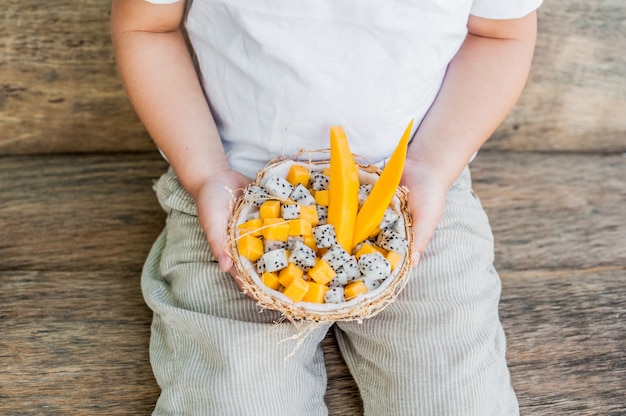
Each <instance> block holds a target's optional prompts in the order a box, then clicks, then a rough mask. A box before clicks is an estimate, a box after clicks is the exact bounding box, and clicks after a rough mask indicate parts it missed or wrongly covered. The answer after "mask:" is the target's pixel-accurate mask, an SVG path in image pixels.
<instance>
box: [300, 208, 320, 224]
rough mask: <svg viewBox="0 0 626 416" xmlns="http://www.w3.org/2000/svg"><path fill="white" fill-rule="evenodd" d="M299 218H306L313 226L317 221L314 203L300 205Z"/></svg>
mask: <svg viewBox="0 0 626 416" xmlns="http://www.w3.org/2000/svg"><path fill="white" fill-rule="evenodd" d="M300 219H302V220H308V221H309V222H310V223H311V225H312V226H313V227H315V226H316V225H317V223H318V222H319V217H318V216H317V208H316V207H315V205H300Z"/></svg>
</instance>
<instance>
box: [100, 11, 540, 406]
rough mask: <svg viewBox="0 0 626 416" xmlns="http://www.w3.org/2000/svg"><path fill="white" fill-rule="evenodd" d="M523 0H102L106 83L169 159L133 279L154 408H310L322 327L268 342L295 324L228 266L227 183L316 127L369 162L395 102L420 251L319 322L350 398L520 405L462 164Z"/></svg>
mask: <svg viewBox="0 0 626 416" xmlns="http://www.w3.org/2000/svg"><path fill="white" fill-rule="evenodd" d="M540 3H541V0H499V1H492V0H474V1H471V0H459V1H445V2H444V1H435V0H426V1H422V2H408V1H403V0H392V1H390V2H384V3H381V2H377V1H374V0H359V1H357V0H334V1H326V0H290V1H285V0H257V1H254V2H251V1H245V0H228V1H226V0H195V1H193V2H191V1H190V0H188V1H187V2H186V3H185V2H184V1H182V0H114V1H113V10H112V33H113V41H114V46H115V51H116V55H117V59H118V65H119V68H120V73H121V76H122V79H123V82H124V84H125V86H126V89H127V91H128V95H129V97H130V99H131V101H132V103H133V105H134V107H135V108H136V111H137V113H138V114H139V116H140V118H141V119H142V121H143V123H144V124H145V126H146V128H147V129H148V131H149V133H150V135H151V136H152V138H153V139H154V141H155V143H156V144H157V145H158V147H159V149H160V150H161V151H162V152H163V154H164V155H165V156H166V158H167V160H168V161H169V163H170V165H171V169H170V170H169V172H167V173H166V174H164V175H163V177H162V178H161V179H160V180H159V181H158V183H157V184H156V186H155V189H156V192H157V195H158V198H159V201H160V203H161V204H162V206H163V208H164V209H165V210H166V212H167V213H168V218H167V224H166V227H165V230H164V231H163V233H162V235H161V236H160V237H159V238H158V240H157V241H156V243H155V245H154V247H153V249H152V251H151V253H150V255H149V257H148V259H147V261H146V265H145V268H144V272H143V276H142V289H143V292H144V296H145V299H146V302H147V304H148V305H149V306H150V307H151V308H152V309H153V311H154V319H153V325H152V336H151V346H150V353H151V361H152V365H153V369H154V373H155V376H156V379H157V381H158V383H159V385H160V387H161V389H162V393H161V396H160V397H159V400H158V402H157V405H156V409H155V411H154V414H155V415H166V414H167V415H169V414H172V415H174V414H177V415H178V414H199V415H209V414H210V415H298V416H301V415H324V414H327V410H326V407H325V404H324V401H323V400H324V393H325V388H326V372H325V367H324V363H323V355H322V350H321V348H320V345H319V343H320V341H321V340H322V339H323V338H324V336H325V334H326V332H327V331H328V330H329V328H330V327H331V326H330V325H323V326H321V327H320V328H318V329H317V330H316V331H315V332H314V333H313V334H311V335H310V336H309V337H307V338H306V341H305V342H304V344H303V345H302V346H301V347H300V348H299V349H298V350H297V352H296V354H295V355H294V356H292V357H291V358H290V359H288V360H285V359H284V358H285V357H286V356H287V355H288V354H289V353H290V352H292V351H293V345H291V344H290V343H289V342H281V341H284V340H285V339H287V338H289V337H290V336H292V335H293V334H294V333H295V332H296V329H295V328H294V327H293V325H291V324H289V323H282V324H275V323H274V322H275V321H276V320H277V319H279V318H280V316H279V314H278V313H277V312H275V311H263V312H259V308H258V307H257V306H256V304H255V303H254V301H253V300H251V299H250V298H248V297H245V296H242V295H241V292H240V291H239V290H238V287H237V280H236V276H234V277H235V279H231V278H230V277H229V271H231V272H232V270H231V269H232V260H231V259H230V258H229V257H228V255H227V253H226V252H225V247H226V237H225V234H226V223H227V220H228V216H229V214H230V209H229V205H230V201H231V198H232V196H231V194H230V193H229V191H228V189H230V190H233V189H241V188H243V187H244V186H246V185H247V184H248V183H249V181H250V179H249V178H252V177H254V175H255V174H256V172H257V171H258V170H259V169H261V168H262V167H263V166H264V165H265V163H266V162H267V161H268V160H270V159H272V158H273V157H275V156H277V155H281V154H283V155H291V154H295V153H296V152H297V151H299V150H300V149H302V148H305V149H319V148H324V147H328V128H329V127H330V126H331V125H341V126H343V127H344V129H345V130H346V132H347V136H348V139H349V141H350V145H351V148H352V151H353V152H354V153H356V154H360V155H363V156H366V157H368V158H369V159H370V160H372V161H375V162H376V163H379V164H381V163H384V160H385V158H387V157H388V156H389V155H390V154H391V152H392V150H393V148H394V147H395V145H396V144H397V141H398V139H399V137H400V136H401V134H402V132H403V130H404V127H405V126H406V124H407V123H408V122H409V120H410V119H415V120H416V123H415V124H414V126H415V127H414V132H413V133H414V135H413V138H412V141H411V143H410V146H409V152H408V157H407V161H406V164H405V170H404V174H403V184H404V185H405V186H407V187H408V188H409V190H410V195H409V204H410V209H411V212H412V215H413V218H414V239H415V244H416V246H415V247H416V249H417V251H418V252H419V253H421V258H420V261H419V263H418V264H417V266H416V267H415V269H414V270H413V272H412V276H411V279H410V282H409V283H408V285H407V286H406V287H405V289H404V291H403V292H402V293H401V295H400V296H399V297H398V298H397V299H396V301H395V302H394V303H392V304H391V305H390V306H389V307H388V308H387V309H385V310H384V311H383V312H381V313H380V314H379V315H377V316H375V317H373V318H371V319H368V320H365V321H364V322H363V323H362V324H359V323H356V322H339V323H336V324H335V325H333V326H332V327H333V328H334V330H335V332H336V335H337V339H338V342H339V345H340V348H341V351H342V353H343V355H344V357H345V360H346V362H347V364H348V366H349V367H350V370H351V372H352V374H353V376H354V378H355V380H356V382H357V384H358V386H359V389H360V393H361V396H362V398H363V404H364V411H365V414H367V415H463V416H469V415H480V416H485V415H497V416H503V415H515V414H518V406H517V401H516V398H515V394H514V392H513V389H512V388H511V384H510V380H509V373H508V369H507V365H506V361H505V340H504V334H503V330H502V327H501V325H500V322H499V318H498V300H499V293H500V281H499V278H498V275H497V273H496V272H495V270H494V269H493V267H492V261H493V238H492V235H491V231H490V228H489V224H488V221H487V218H486V216H485V213H484V211H483V209H482V207H481V205H480V202H479V201H478V200H477V198H476V197H475V195H474V194H473V193H472V190H471V183H470V174H469V170H468V168H467V166H468V163H469V161H470V159H471V157H472V155H474V154H475V152H476V151H477V150H478V149H479V148H480V146H481V145H482V144H483V143H484V142H485V141H486V140H487V138H488V137H489V136H490V134H491V133H492V132H493V131H494V130H495V129H496V128H497V126H498V125H499V123H500V122H501V121H502V120H503V118H504V117H505V116H506V114H507V113H508V111H509V110H510V109H511V107H512V105H513V104H514V102H515V101H516V99H517V98H518V96H519V94H520V92H521V90H522V87H523V85H524V83H525V81H526V77H527V75H528V71H529V66H530V62H531V59H532V53H533V49H534V42H535V33H536V12H535V10H536V8H537V7H539V5H540ZM183 18H184V21H185V28H186V30H187V33H188V35H189V39H190V41H191V45H192V47H193V50H194V54H195V56H194V58H195V62H194V60H193V59H192V57H191V56H190V54H189V52H188V48H187V45H186V42H185V38H184V36H183V32H182V31H181V29H180V24H181V21H182V20H183ZM195 63H197V70H196V66H195V65H194V64H195ZM234 274H235V273H234V272H233V275H234Z"/></svg>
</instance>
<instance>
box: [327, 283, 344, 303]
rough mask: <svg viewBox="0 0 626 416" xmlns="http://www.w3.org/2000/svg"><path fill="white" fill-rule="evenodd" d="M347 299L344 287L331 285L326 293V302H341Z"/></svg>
mask: <svg viewBox="0 0 626 416" xmlns="http://www.w3.org/2000/svg"><path fill="white" fill-rule="evenodd" d="M345 301H346V298H345V296H344V291H343V287H331V288H330V289H328V290H327V291H326V293H324V302H326V303H341V302H345Z"/></svg>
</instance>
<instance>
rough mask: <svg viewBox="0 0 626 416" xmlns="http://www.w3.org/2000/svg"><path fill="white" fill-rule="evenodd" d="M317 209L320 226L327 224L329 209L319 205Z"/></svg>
mask: <svg viewBox="0 0 626 416" xmlns="http://www.w3.org/2000/svg"><path fill="white" fill-rule="evenodd" d="M315 209H316V210H317V218H318V219H319V220H318V222H317V223H318V224H319V225H324V224H326V223H327V222H328V207H325V206H323V205H317V206H316V207H315Z"/></svg>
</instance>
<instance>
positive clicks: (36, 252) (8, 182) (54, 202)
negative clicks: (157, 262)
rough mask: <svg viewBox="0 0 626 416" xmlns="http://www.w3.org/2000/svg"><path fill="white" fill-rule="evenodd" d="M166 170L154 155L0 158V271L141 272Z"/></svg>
mask: <svg viewBox="0 0 626 416" xmlns="http://www.w3.org/2000/svg"><path fill="white" fill-rule="evenodd" d="M166 169H167V168H166V163H165V162H164V161H163V159H162V158H161V156H160V155H159V154H158V153H156V152H154V153H146V154H135V155H121V154H120V155H104V156H98V155H94V156H88V157H84V158H81V157H74V156H58V157H54V158H50V157H45V156H39V157H19V156H18V157H9V158H0V230H2V235H1V236H0V241H2V243H1V244H0V270H75V271H78V270H100V269H101V268H103V267H104V268H111V267H118V268H120V269H128V268H131V269H132V270H135V271H138V270H140V268H141V264H142V262H143V260H144V259H145V256H146V254H147V253H148V250H149V248H150V246H151V245H152V243H153V242H154V240H155V238H156V236H157V235H158V233H159V232H160V229H161V227H162V225H163V221H164V215H165V214H164V213H163V211H162V210H161V208H160V207H159V205H158V203H157V200H156V197H155V195H154V193H153V192H152V183H153V181H154V180H155V179H157V178H158V177H159V176H160V175H161V174H162V173H163V172H165V170H166Z"/></svg>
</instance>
